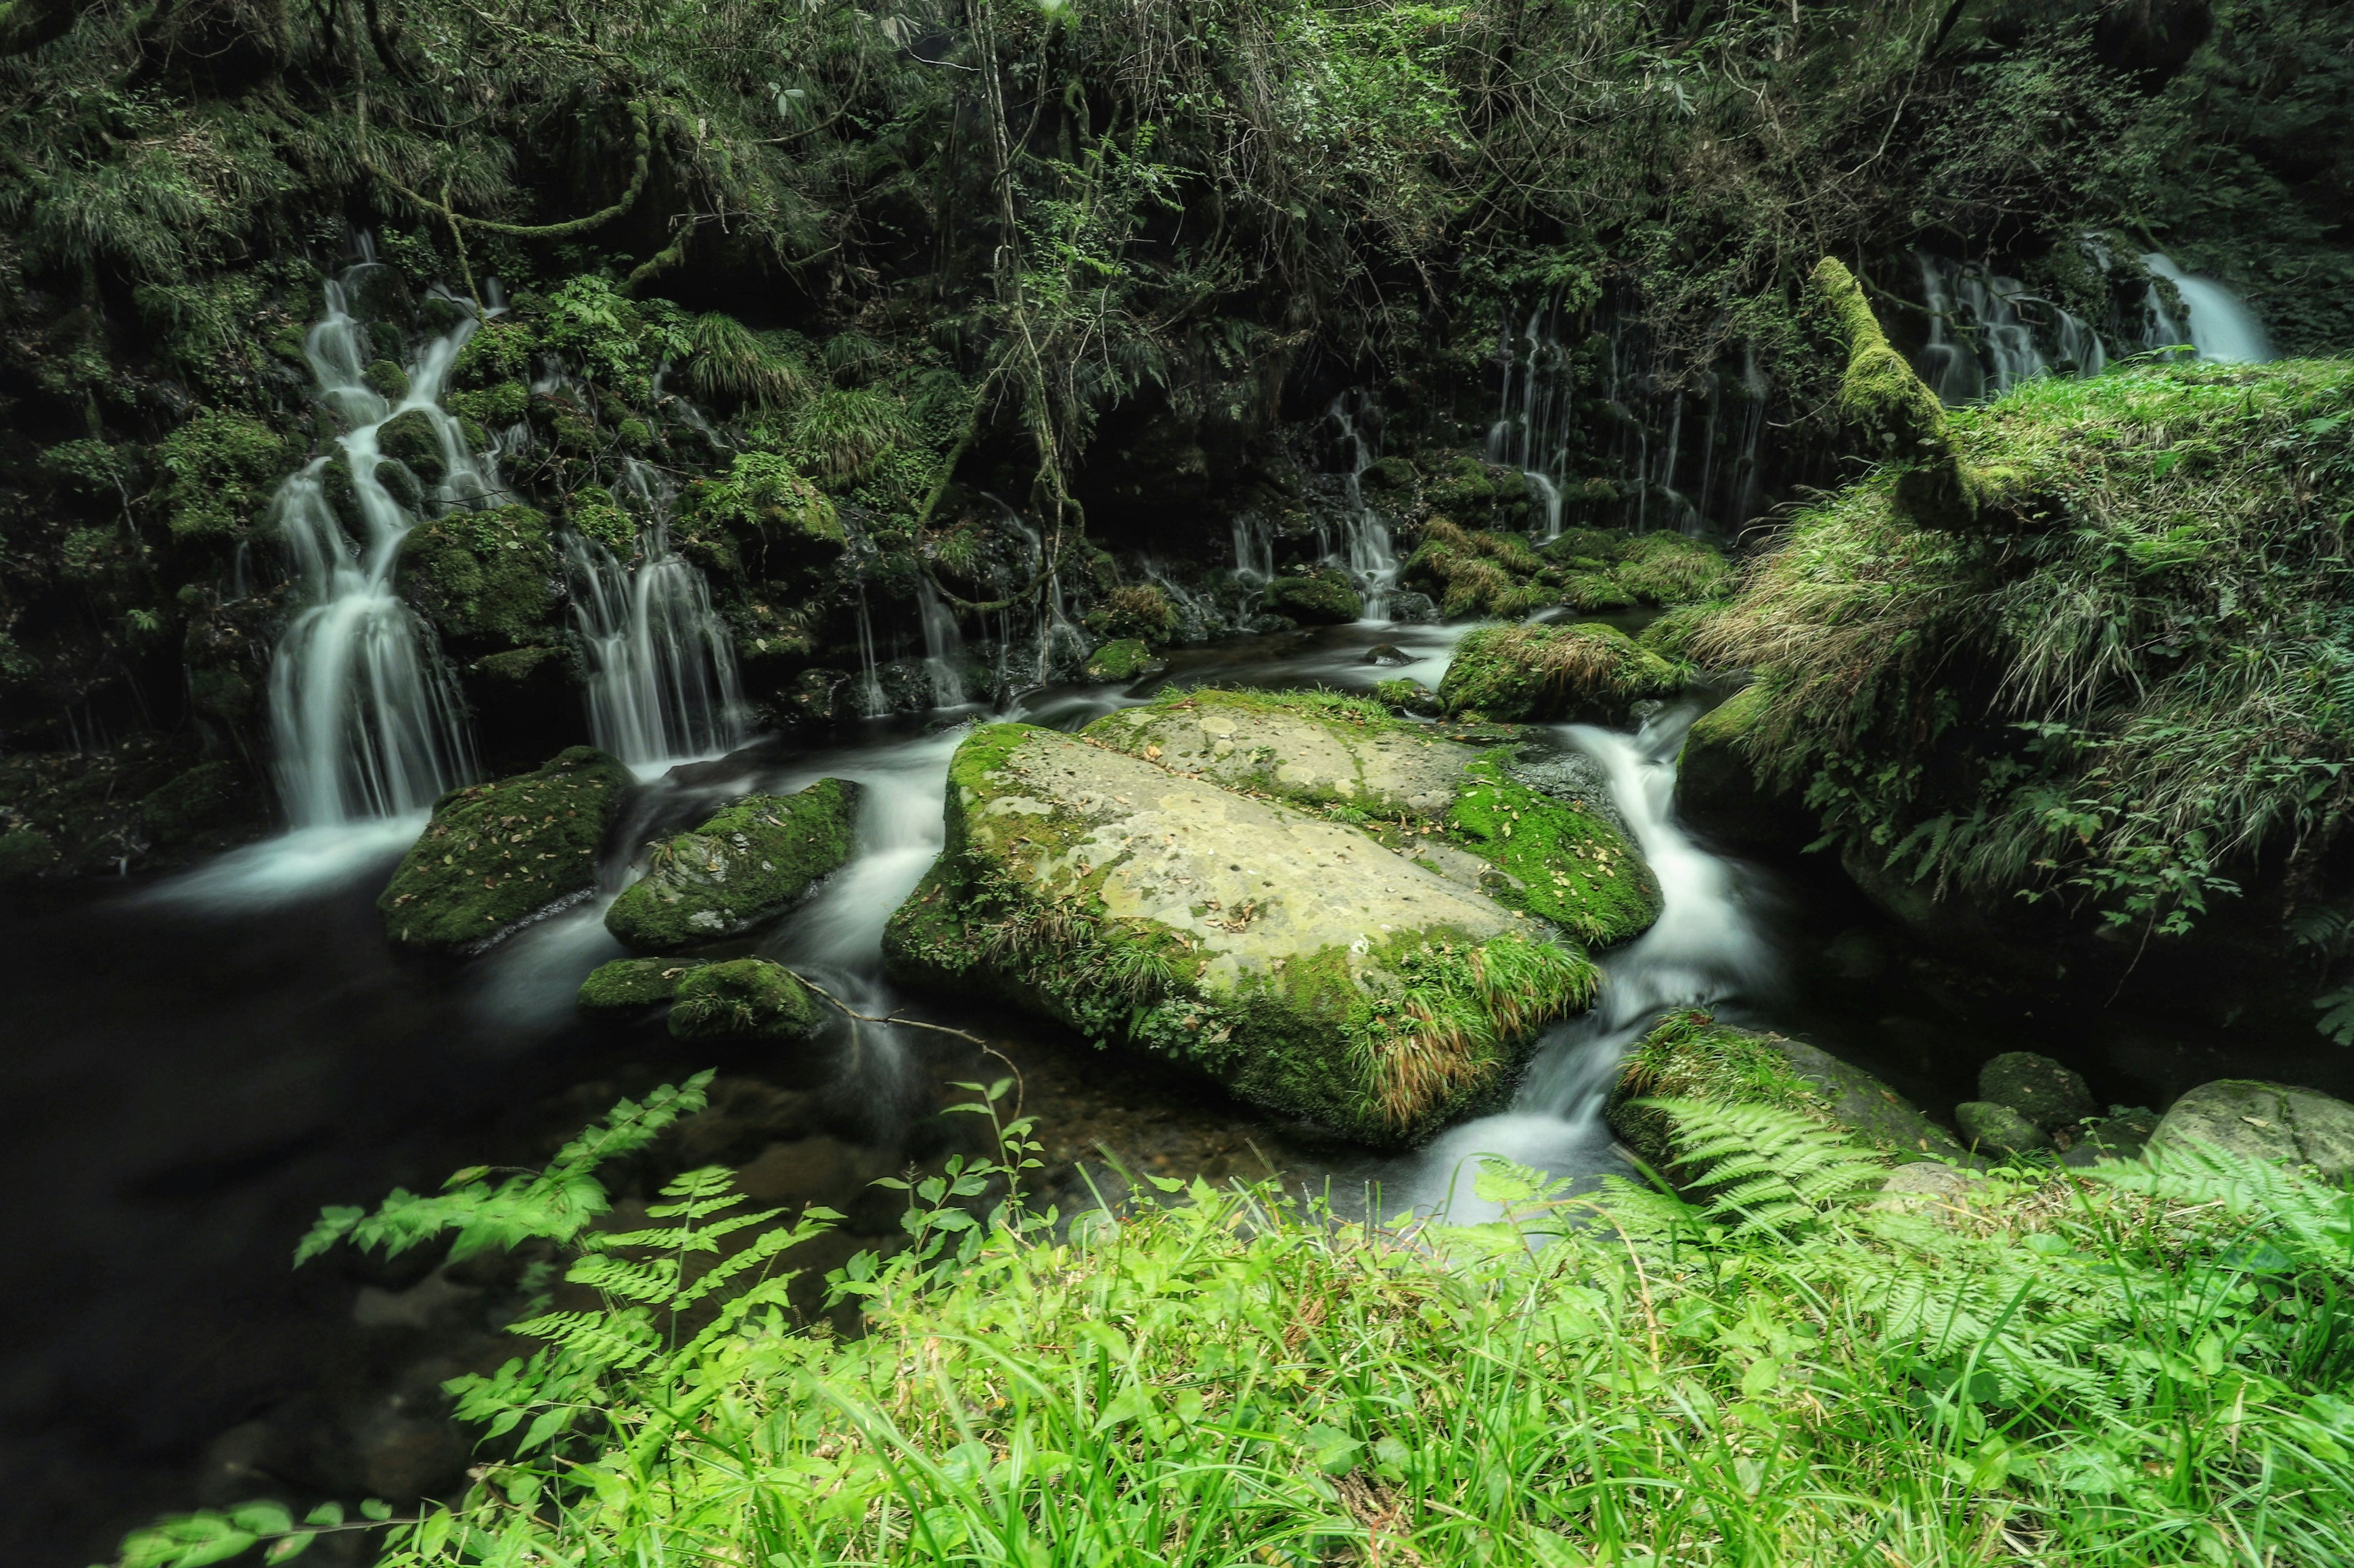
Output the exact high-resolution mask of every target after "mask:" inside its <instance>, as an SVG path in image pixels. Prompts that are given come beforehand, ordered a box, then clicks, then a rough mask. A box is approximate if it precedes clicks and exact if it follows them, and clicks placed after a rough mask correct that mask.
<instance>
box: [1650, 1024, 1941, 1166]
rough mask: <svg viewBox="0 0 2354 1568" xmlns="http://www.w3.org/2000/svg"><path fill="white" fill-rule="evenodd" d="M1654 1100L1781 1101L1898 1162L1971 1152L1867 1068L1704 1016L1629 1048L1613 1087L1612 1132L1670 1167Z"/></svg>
mask: <svg viewBox="0 0 2354 1568" xmlns="http://www.w3.org/2000/svg"><path fill="white" fill-rule="evenodd" d="M1654 1097H1659V1098H1675V1099H1694V1100H1709V1101H1713V1102H1715V1103H1717V1104H1720V1105H1733V1104H1743V1105H1775V1106H1782V1107H1787V1108H1789V1109H1792V1110H1797V1111H1800V1112H1803V1113H1804V1114H1806V1115H1808V1116H1811V1117H1814V1118H1817V1119H1819V1120H1820V1121H1822V1122H1824V1123H1826V1124H1828V1125H1829V1126H1833V1127H1837V1128H1840V1129H1842V1130H1844V1131H1846V1132H1848V1133H1850V1134H1851V1135H1852V1136H1854V1137H1856V1138H1858V1139H1861V1140H1862V1141H1864V1142H1866V1143H1869V1144H1871V1145H1872V1146H1873V1147H1874V1148H1877V1149H1879V1150H1882V1152H1884V1153H1886V1154H1888V1155H1889V1156H1890V1157H1892V1158H1893V1159H1898V1160H1904V1159H1917V1158H1918V1157H1919V1156H1921V1155H1924V1154H1927V1155H1933V1156H1935V1157H1936V1158H1937V1159H1939V1160H1956V1161H1966V1160H1967V1158H1968V1157H1967V1154H1966V1153H1965V1151H1964V1150H1963V1149H1962V1147H1961V1146H1960V1145H1959V1144H1957V1143H1956V1142H1955V1141H1954V1136H1953V1134H1951V1133H1949V1132H1947V1131H1946V1129H1945V1128H1942V1127H1939V1126H1938V1125H1937V1124H1936V1123H1935V1122H1933V1121H1931V1120H1930V1119H1929V1118H1927V1117H1926V1116H1924V1115H1923V1114H1922V1113H1921V1111H1920V1109H1919V1108H1918V1107H1915V1106H1914V1104H1913V1103H1912V1102H1911V1101H1909V1100H1907V1099H1905V1098H1904V1097H1903V1096H1902V1095H1899V1094H1898V1093H1897V1092H1896V1091H1895V1090H1894V1089H1892V1088H1890V1087H1889V1086H1887V1085H1886V1084H1884V1083H1882V1082H1881V1081H1880V1079H1879V1078H1877V1077H1875V1076H1873V1075H1872V1074H1870V1073H1867V1072H1865V1071H1864V1070H1863V1069H1862V1068H1861V1067H1857V1066H1853V1065H1850V1064H1848V1063H1846V1062H1842V1061H1840V1059H1839V1058H1838V1057H1836V1056H1833V1055H1832V1054H1829V1052H1827V1051H1823V1050H1820V1049H1819V1048H1818V1047H1816V1046H1813V1045H1809V1044H1807V1043H1806V1042H1805V1041H1803V1040H1792V1039H1789V1038H1787V1037H1786V1036H1783V1035H1780V1034H1772V1033H1763V1034H1761V1033H1755V1031H1752V1030H1746V1029H1734V1028H1732V1027H1730V1026H1729V1025H1725V1024H1722V1023H1719V1022H1716V1021H1715V1019H1714V1018H1712V1016H1711V1015H1710V1014H1708V1013H1706V1012H1683V1013H1675V1014H1671V1015H1670V1016H1669V1017H1668V1018H1667V1019H1666V1020H1665V1021H1663V1022H1661V1023H1660V1024H1659V1026H1658V1027H1657V1028H1655V1029H1653V1030H1652V1031H1651V1033H1649V1034H1647V1035H1645V1036H1644V1037H1643V1038H1642V1039H1641V1040H1640V1041H1638V1043H1637V1044H1636V1045H1635V1048H1634V1049H1633V1050H1631V1051H1629V1052H1628V1054H1627V1061H1626V1065H1624V1066H1623V1067H1621V1068H1620V1069H1619V1075H1618V1081H1617V1083H1616V1084H1615V1085H1613V1086H1612V1087H1611V1090H1610V1099H1609V1106H1608V1108H1607V1111H1606V1116H1607V1118H1608V1119H1609V1122H1610V1128H1611V1130H1612V1131H1613V1132H1616V1133H1617V1135H1618V1137H1619V1138H1620V1139H1621V1140H1623V1141H1624V1142H1625V1143H1626V1145H1627V1147H1628V1148H1629V1149H1631V1150H1634V1151H1635V1152H1636V1153H1637V1154H1639V1155H1641V1156H1642V1157H1643V1159H1644V1160H1647V1161H1649V1163H1650V1164H1652V1165H1653V1166H1655V1167H1657V1168H1658V1169H1659V1170H1661V1171H1670V1173H1672V1169H1673V1164H1674V1160H1675V1156H1676V1148H1675V1140H1674V1137H1673V1129H1672V1125H1671V1123H1670V1121H1669V1118H1667V1116H1666V1115H1665V1114H1664V1113H1662V1112H1660V1111H1659V1110H1656V1109H1653V1108H1651V1107H1648V1106H1646V1105H1644V1104H1643V1103H1642V1102H1643V1101H1645V1100H1646V1099H1649V1098H1654Z"/></svg>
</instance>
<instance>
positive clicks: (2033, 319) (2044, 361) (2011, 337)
mask: <svg viewBox="0 0 2354 1568" xmlns="http://www.w3.org/2000/svg"><path fill="white" fill-rule="evenodd" d="M1914 260H1915V261H1917V262H1918V264H1919V266H1920V269H1921V296H1922V300H1923V302H1925V304H1926V305H1927V307H1928V311H1929V340H1928V342H1927V343H1926V344H1925V345H1924V346H1923V348H1922V351H1921V352H1922V357H1923V359H1924V360H1925V365H1924V366H1923V371H1922V379H1923V380H1925V381H1926V382H1928V384H1929V389H1930V390H1931V391H1933V392H1935V393H1936V394H1937V397H1938V400H1939V401H1941V402H1944V403H1946V404H1949V405H1958V404H1962V403H1976V402H1978V401H1980V400H1981V399H1984V398H1988V397H2001V396H2002V395H2003V394H2004V393H2005V392H2008V391H2009V390H2010V389H2011V388H2012V387H2017V386H2019V385H2020V383H2022V382H2026V381H2031V380H2033V379H2034V378H2035V377H2036V376H2049V375H2055V374H2062V373H2066V374H2073V375H2078V376H2097V375H2099V374H2100V373H2101V372H2102V370H2104V369H2105V368H2106V367H2107V366H2108V363H2109V355H2108V349H2107V347H2106V345H2105V344H2103V343H2102V342H2101V334H2098V333H2096V332H2094V330H2093V329H2092V328H2091V327H2090V326H2088V325H2087V324H2086V323H2084V322H2083V321H2082V320H2080V319H2079V318H2077V317H2076V316H2074V315H2072V314H2071V313H2068V312H2067V311H2064V310H2062V309H2061V308H2060V307H2059V306H2058V305H2055V304H2053V303H2052V302H2050V301H2048V300H2043V299H2040V298H2038V297H2037V296H2035V295H2033V294H2031V293H2029V292H2028V291H2027V286H2026V285H2025V284H2024V283H2021V282H2020V281H2019V280H2018V279H2016V278H2006V277H2004V276H2003V275H2002V274H2000V273H1999V272H1990V271H1988V270H1986V269H1985V268H1983V267H1980V266H1978V265H1977V264H1976V263H1975V262H1961V261H1954V260H1948V259H1946V258H1945V257H1943V256H1931V255H1929V254H1927V253H1926V252H1922V253H1918V254H1916V256H1915V257H1914Z"/></svg>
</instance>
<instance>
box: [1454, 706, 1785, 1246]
mask: <svg viewBox="0 0 2354 1568" xmlns="http://www.w3.org/2000/svg"><path fill="white" fill-rule="evenodd" d="M1698 716H1699V713H1698V710H1697V709H1693V708H1690V707H1685V708H1680V709H1674V710H1670V712H1668V713H1664V714H1661V715H1659V716H1658V717H1655V718H1653V719H1652V720H1651V721H1650V722H1649V723H1647V724H1646V725H1644V726H1643V727H1642V729H1641V730H1640V731H1638V733H1636V734H1634V735H1626V734H1621V733H1618V732H1615V731H1611V730H1603V729H1596V728H1594V727H1592V726H1585V725H1572V726H1564V727H1563V729H1562V730H1561V731H1560V732H1559V733H1560V734H1561V735H1562V736H1563V738H1564V739H1565V740H1567V741H1568V742H1569V743H1570V744H1572V745H1574V746H1575V747H1577V748H1578V749H1579V750H1581V751H1583V752H1585V754H1586V755H1587V756H1588V757H1591V758H1594V759H1595V760H1596V761H1597V762H1599V763H1600V764H1601V765H1602V767H1603V768H1604V769H1605V770H1606V772H1607V774H1608V776H1609V779H1610V794H1611V799H1612V800H1613V801H1614V802H1616V804H1617V807H1618V810H1619V813H1620V814H1621V815H1622V816H1623V817H1625V818H1626V820H1627V824H1628V827H1629V828H1630V829H1631V830H1632V831H1633V832H1634V835H1635V842H1636V844H1637V846H1638V848H1640V849H1641V850H1642V852H1643V856H1644V858H1645V859H1646V860H1647V861H1649V863H1650V866H1651V870H1652V872H1653V874H1655V875H1657V876H1658V877H1659V893H1660V910H1659V919H1658V920H1657V921H1656V922H1655V923H1654V924H1653V925H1652V927H1651V928H1650V929H1649V930H1648V931H1646V932H1644V933H1643V935H1642V936H1640V937H1639V938H1636V940H1635V941H1634V942H1632V943H1631V944H1629V945H1628V947H1626V948H1622V949H1620V950H1618V951H1617V952H1612V953H1605V954H1603V955H1601V957H1600V959H1599V960H1598V961H1599V963H1600V965H1601V968H1602V971H1603V986H1602V995H1601V997H1600V999H1599V1000H1598V1001H1596V1003H1595V1005H1594V1008H1593V1010H1592V1011H1591V1012H1587V1013H1585V1015H1584V1016H1582V1017H1580V1018H1577V1019H1575V1020H1573V1021H1571V1022H1568V1023H1565V1024H1564V1025H1562V1026H1561V1027H1560V1028H1558V1029H1555V1030H1554V1031H1553V1033H1551V1034H1550V1035H1549V1036H1548V1037H1547V1038H1546V1039H1545V1040H1544V1041H1543V1043H1542V1044H1540V1045H1539V1047H1538V1052H1537V1055H1536V1058H1535V1060H1534V1062H1533V1063H1532V1065H1531V1066H1530V1069H1529V1073H1528V1075H1527V1077H1526V1078H1525V1079H1524V1080H1523V1081H1522V1086H1521V1089H1520V1092H1519V1093H1518V1094H1517V1095H1516V1096H1515V1097H1514V1099H1513V1105H1512V1108H1511V1110H1510V1111H1507V1112H1505V1113H1504V1114H1502V1115H1500V1116H1492V1117H1487V1118H1482V1119H1480V1120H1479V1121H1474V1122H1469V1123H1466V1124H1465V1125H1463V1126H1461V1127H1458V1128H1455V1129H1454V1130H1452V1131H1450V1132H1448V1133H1447V1134H1445V1135H1444V1136H1443V1137H1441V1138H1440V1139H1438V1140H1437V1142H1435V1143H1433V1144H1432V1145H1431V1146H1430V1147H1429V1148H1428V1149H1426V1150H1424V1151H1423V1152H1422V1153H1421V1155H1420V1156H1418V1157H1417V1158H1416V1161H1415V1166H1414V1169H1413V1171H1411V1172H1410V1173H1409V1175H1408V1177H1407V1186H1408V1187H1409V1188H1410V1189H1411V1191H1410V1194H1409V1195H1410V1198H1411V1200H1412V1201H1413V1202H1416V1204H1418V1205H1426V1206H1431V1207H1436V1208H1440V1209H1444V1210H1446V1211H1447V1212H1448V1213H1450V1214H1452V1215H1454V1216H1455V1217H1457V1218H1458V1219H1466V1218H1476V1217H1479V1216H1477V1215H1476V1214H1474V1213H1472V1210H1473V1209H1474V1208H1476V1206H1477V1205H1476V1201H1475V1200H1472V1199H1470V1198H1469V1192H1470V1185H1469V1181H1468V1180H1465V1176H1466V1173H1467V1171H1469V1170H1470V1169H1471V1167H1472V1166H1473V1165H1474V1164H1475V1163H1476V1160H1477V1159H1478V1157H1479V1156H1481V1155H1499V1156H1501V1157H1502V1158H1504V1159H1507V1160H1512V1161H1514V1162H1515V1163H1518V1164H1524V1165H1531V1166H1534V1167H1537V1168H1539V1169H1541V1170H1546V1171H1552V1172H1553V1173H1554V1174H1557V1175H1565V1176H1578V1175H1585V1174H1589V1173H1592V1172H1596V1171H1607V1170H1611V1169H1615V1168H1617V1162H1616V1160H1615V1159H1614V1158H1613V1157H1612V1156H1611V1155H1610V1153H1609V1129H1608V1128H1607V1127H1606V1125H1605V1124H1604V1123H1603V1120H1602V1108H1603V1103H1604V1100H1605V1098H1606V1096H1607V1094H1608V1092H1609V1087H1610V1083H1611V1080H1612V1078H1613V1077H1614V1076H1615V1075H1616V1072H1617V1065H1618V1061H1619V1058H1620V1057H1621V1055H1623V1054H1625V1052H1626V1049H1627V1047H1628V1045H1629V1044H1632V1043H1633V1042H1634V1040H1635V1039H1636V1037H1637V1036H1638V1035H1639V1034H1640V1033H1642V1031H1643V1029H1644V1028H1645V1026H1646V1025H1648V1024H1649V1022H1650V1021H1651V1020H1652V1019H1654V1018H1656V1017H1657V1016H1658V1015H1659V1013H1661V1012H1666V1011H1668V1010H1669V1009H1670V1008H1676V1007H1692V1006H1701V1005H1704V1004H1712V1003H1716V1002H1721V1001H1725V1000H1727V999H1729V998H1735V997H1744V998H1755V997H1756V996H1758V995H1759V994H1760V993H1761V992H1763V991H1765V990H1767V989H1768V988H1770V986H1771V985H1772V983H1773V980H1774V978H1775V977H1774V971H1773V962H1772V956H1771V953H1770V951H1769V949H1768V948H1767V945H1766V943H1765V938H1764V937H1763V935H1762V934H1761V932H1760V931H1759V930H1758V928H1757V927H1756V925H1755V922H1754V920H1753V918H1752V916H1751V914H1750V911H1749V910H1748V908H1747V907H1745V906H1744V898H1743V895H1742V891H1741V888H1740V886H1739V885H1738V884H1737V882H1736V880H1735V877H1734V871H1733V868H1732V867H1731V866H1730V865H1728V864H1727V863H1725V862H1724V861H1723V860H1721V859H1719V858H1718V857H1717V856H1715V855H1712V854H1710V853H1708V852H1707V851H1705V850H1703V849H1702V848H1701V847H1700V846H1699V845H1698V844H1696V843H1694V842H1692V841H1691V838H1690V837H1689V836H1687V835H1686V834H1685V832H1683V830H1682V829H1681V828H1680V827H1678V826H1677V825H1676V822H1675V815H1674V803H1675V784H1676V766H1675V758H1676V753H1677V751H1678V749H1679V748H1680V747H1681V746H1682V744H1683V737H1684V734H1685V732H1686V731H1687V730H1689V729H1690V728H1691V724H1692V721H1693V719H1695V718H1696V717H1698Z"/></svg>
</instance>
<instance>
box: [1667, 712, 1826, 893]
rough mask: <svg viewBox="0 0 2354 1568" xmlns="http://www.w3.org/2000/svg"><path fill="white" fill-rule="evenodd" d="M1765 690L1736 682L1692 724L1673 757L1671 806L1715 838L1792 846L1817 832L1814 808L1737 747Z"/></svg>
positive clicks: (1756, 846) (1742, 844) (1782, 848)
mask: <svg viewBox="0 0 2354 1568" xmlns="http://www.w3.org/2000/svg"><path fill="white" fill-rule="evenodd" d="M1764 715H1765V689H1764V688H1763V687H1760V686H1754V685H1753V686H1744V688H1742V689H1741V690H1740V691H1739V692H1736V693H1734V694H1733V695H1732V696H1730V697H1727V698H1726V699H1725V700H1724V701H1723V702H1722V703H1719V704H1718V705H1716V706H1715V707H1713V708H1711V709H1710V710H1709V711H1708V712H1707V713H1705V714H1702V715H1701V716H1700V718H1699V720H1698V721H1697V722H1695V723H1694V724H1693V726H1691V730H1690V731H1689V732H1688V733H1687V734H1686V735H1685V736H1684V746H1683V751H1682V753H1681V755H1680V756H1679V757H1678V758H1676V811H1677V813H1678V814H1679V815H1680V816H1681V817H1682V818H1683V820H1684V821H1685V823H1686V824H1687V825H1688V826H1690V827H1691V828H1694V829H1697V830H1698V831H1699V832H1701V833H1702V835H1703V836H1705V837H1707V838H1709V839H1712V840H1714V841H1715V842H1718V843H1721V844H1725V845H1729V846H1731V847H1733V848H1734V849H1745V850H1766V851H1779V852H1787V853H1797V851H1799V850H1802V849H1804V848H1805V847H1806V846H1807V844H1808V842H1811V841H1812V840H1813V839H1814V838H1815V837H1817V836H1818V832H1819V830H1818V828H1817V827H1816V824H1815V820H1814V815H1813V813H1811V812H1809V811H1808V810H1806V808H1805V807H1804V806H1802V805H1801V804H1800V803H1799V798H1798V794H1797V791H1796V790H1783V789H1774V788H1771V787H1770V786H1769V785H1767V784H1765V783H1762V782H1760V781H1759V779H1758V777H1757V769H1756V768H1755V765H1754V764H1752V763H1751V761H1750V760H1749V755H1748V752H1747V751H1746V750H1745V749H1744V747H1745V746H1746V744H1747V737H1748V736H1749V735H1750V733H1751V732H1752V730H1753V729H1754V728H1755V726H1756V724H1757V722H1758V720H1759V719H1760V718H1762V717H1763V716H1764Z"/></svg>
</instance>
